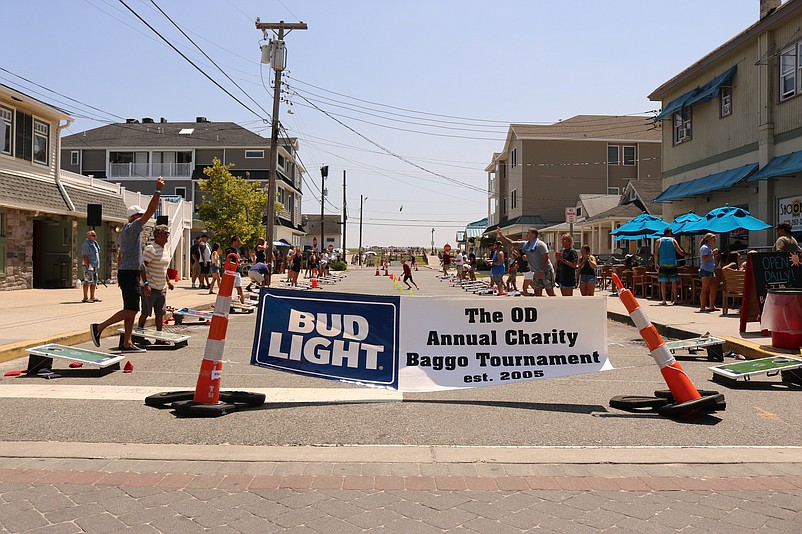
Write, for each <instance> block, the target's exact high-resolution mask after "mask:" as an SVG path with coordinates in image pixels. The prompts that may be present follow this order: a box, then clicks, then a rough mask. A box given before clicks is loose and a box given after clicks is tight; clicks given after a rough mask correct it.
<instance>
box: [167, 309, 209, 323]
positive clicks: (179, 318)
mask: <svg viewBox="0 0 802 534" xmlns="http://www.w3.org/2000/svg"><path fill="white" fill-rule="evenodd" d="M212 315H213V314H212V312H206V311H199V310H190V309H189V308H181V309H180V310H175V311H174V312H173V317H174V318H175V324H181V323H183V322H184V317H195V318H196V319H198V322H201V323H203V322H206V321H211V320H212Z"/></svg>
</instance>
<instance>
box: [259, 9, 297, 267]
mask: <svg viewBox="0 0 802 534" xmlns="http://www.w3.org/2000/svg"><path fill="white" fill-rule="evenodd" d="M256 29H257V30H262V32H263V35H264V37H265V39H267V32H268V30H273V31H277V32H278V35H277V37H276V39H275V40H270V42H269V44H268V45H265V46H264V47H262V63H272V66H273V70H274V71H275V73H276V74H275V81H274V87H273V117H272V124H271V126H272V132H271V134H270V166H269V167H268V169H269V170H268V180H267V200H268V202H267V235H266V236H265V240H266V242H267V245H268V246H269V247H270V249H269V250H271V251H272V250H273V241H274V239H275V236H274V235H273V232H274V230H275V224H276V165H277V163H278V129H279V120H278V114H279V104H280V102H281V71H283V70H284V68H285V67H286V66H287V49H286V48H285V47H284V31H285V30H289V31H292V30H305V29H307V26H306V23H304V22H299V23H291V22H284V21H283V20H282V21H281V22H260V21H259V19H258V18H257V19H256Z"/></svg>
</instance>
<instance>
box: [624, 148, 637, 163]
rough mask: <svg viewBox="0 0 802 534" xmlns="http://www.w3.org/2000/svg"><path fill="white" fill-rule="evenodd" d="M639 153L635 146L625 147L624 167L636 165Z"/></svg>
mask: <svg viewBox="0 0 802 534" xmlns="http://www.w3.org/2000/svg"><path fill="white" fill-rule="evenodd" d="M636 160H637V153H636V151H635V147H634V146H625V147H624V165H635V161H636Z"/></svg>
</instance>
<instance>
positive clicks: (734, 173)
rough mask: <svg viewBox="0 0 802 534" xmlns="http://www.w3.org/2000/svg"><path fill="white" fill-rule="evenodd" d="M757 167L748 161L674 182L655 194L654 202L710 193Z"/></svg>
mask: <svg viewBox="0 0 802 534" xmlns="http://www.w3.org/2000/svg"><path fill="white" fill-rule="evenodd" d="M757 167H758V165H757V163H750V164H749V165H744V166H743V167H738V168H737V169H730V170H728V171H724V172H717V173H716V174H711V175H709V176H704V177H702V178H697V179H696V180H691V181H690V182H682V183H681V184H674V185H672V186H669V187H668V188H667V189H666V190H665V191H663V192H662V193H660V194H659V195H657V197H656V198H655V199H654V202H669V201H671V200H679V199H681V198H685V197H692V196H694V195H701V194H704V193H710V192H711V191H719V190H721V189H729V188H730V187H732V186H733V185H735V184H737V183H738V182H740V181H741V180H743V179H744V178H746V177H747V176H749V175H750V174H752V173H753V172H755V171H756V170H757Z"/></svg>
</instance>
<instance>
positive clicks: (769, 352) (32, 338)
mask: <svg viewBox="0 0 802 534" xmlns="http://www.w3.org/2000/svg"><path fill="white" fill-rule="evenodd" d="M434 260H436V257H430V258H429V261H430V264H429V265H428V266H425V265H424V266H420V269H421V270H436V269H438V267H439V265H437V264H436V263H431V262H433V261H434ZM399 271H400V268H399V265H398V262H394V264H393V265H392V266H391V268H390V272H395V273H396V274H399ZM347 272H349V273H351V274H353V275H355V276H360V285H359V286H358V287H359V291H364V292H365V293H368V294H390V293H391V292H392V291H391V287H392V286H389V285H388V284H387V283H386V281H385V278H384V277H374V276H372V273H373V272H375V267H370V268H367V267H365V268H363V269H362V270H361V271H360V269H358V268H356V269H352V270H351V271H347ZM381 272H382V273H383V272H384V271H383V270H382V271H381ZM282 278H283V277H282ZM301 279H303V273H302V275H301ZM278 284H279V281H278V277H274V284H273V285H274V286H275V285H278ZM334 290H335V291H336V290H337V289H336V288H335V289H334ZM418 294H421V295H458V294H460V293H459V290H458V289H456V288H452V287H450V286H449V285H447V284H445V283H441V284H439V286H436V287H430V288H427V290H426V291H424V292H422V293H418ZM599 294H600V295H606V296H608V298H607V310H608V317H609V318H610V319H612V320H616V321H620V322H630V320H629V316H628V314H627V311H626V308H624V305H623V304H622V303H621V300H620V299H619V298H618V297H617V296H614V295H612V294H611V293H610V292H609V291H607V290H603V291H599ZM96 295H97V297H98V298H100V299H102V300H103V302H96V303H91V304H90V303H82V302H81V296H82V294H81V290H80V289H31V290H23V291H5V292H2V293H0V362H4V361H9V360H11V359H14V358H19V357H22V356H25V355H26V353H25V349H26V348H28V347H34V346H37V345H42V344H46V343H61V344H64V345H74V344H77V343H82V342H86V341H89V331H88V325H89V324H90V323H92V322H99V321H101V320H103V319H105V318H107V317H109V316H110V315H112V314H113V313H114V312H116V311H117V310H119V309H120V307H121V299H120V292H119V289H118V288H117V287H116V286H114V285H109V286H108V287H104V286H102V285H101V286H100V287H99V288H98V290H97V293H96ZM215 297H216V295H209V294H208V293H207V292H206V291H205V290H200V289H191V285H190V282H189V281H188V280H181V281H179V282H177V283H176V285H175V290H173V291H171V292H169V294H168V295H167V305H168V306H172V307H174V308H183V307H189V308H195V309H204V308H209V307H211V306H212V305H213V304H214V301H215ZM557 298H560V297H557ZM572 298H580V297H579V295H578V292H575V296H574V297H572ZM638 301H639V304H640V305H641V307H642V309H643V310H644V311H645V312H646V314H647V315H648V317H649V318H650V319H651V321H652V323H654V324H655V326H657V328H658V330H659V331H660V332H661V333H662V334H663V335H665V336H667V337H672V338H687V337H694V336H698V335H702V334H704V333H706V332H709V333H710V334H712V335H715V336H718V337H725V338H727V340H728V343H727V344H726V345H725V349H724V350H732V351H734V352H736V353H739V354H743V355H744V356H746V357H747V358H763V357H768V356H773V355H776V354H788V353H789V351H783V350H780V349H774V348H773V347H772V346H771V338H768V337H763V336H761V335H760V324H759V323H748V324H747V332H744V333H741V332H739V331H738V328H739V318H738V313H737V310H731V311H730V313H729V315H727V316H723V315H721V313H720V312H715V313H697V311H696V309H697V308H696V307H694V306H683V305H678V306H660V305H659V303H658V302H657V301H653V300H648V299H642V298H639V299H638ZM630 324H632V323H631V322H630ZM116 331H117V329H116V328H108V329H106V332H105V333H106V334H107V335H116Z"/></svg>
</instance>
